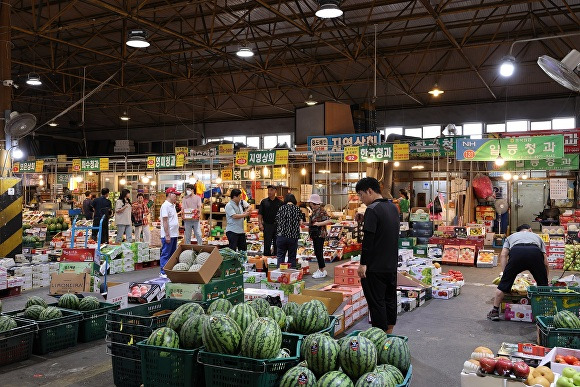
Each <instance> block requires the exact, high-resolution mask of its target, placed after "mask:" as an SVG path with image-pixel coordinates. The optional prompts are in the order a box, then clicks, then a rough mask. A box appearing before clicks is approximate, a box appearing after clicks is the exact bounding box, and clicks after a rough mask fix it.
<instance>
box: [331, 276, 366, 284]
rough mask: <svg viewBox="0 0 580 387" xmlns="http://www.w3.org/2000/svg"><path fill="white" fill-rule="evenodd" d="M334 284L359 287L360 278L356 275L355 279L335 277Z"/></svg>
mask: <svg viewBox="0 0 580 387" xmlns="http://www.w3.org/2000/svg"><path fill="white" fill-rule="evenodd" d="M334 283H335V284H339V285H348V286H360V277H359V276H358V275H357V276H356V277H342V276H335V277H334Z"/></svg>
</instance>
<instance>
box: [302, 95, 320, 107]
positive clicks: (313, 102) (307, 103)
mask: <svg viewBox="0 0 580 387" xmlns="http://www.w3.org/2000/svg"><path fill="white" fill-rule="evenodd" d="M304 103H305V104H306V105H308V106H314V105H316V104H317V103H318V102H317V101H316V100H315V99H314V98H312V94H310V95H309V96H308V99H307V100H306V101H304Z"/></svg>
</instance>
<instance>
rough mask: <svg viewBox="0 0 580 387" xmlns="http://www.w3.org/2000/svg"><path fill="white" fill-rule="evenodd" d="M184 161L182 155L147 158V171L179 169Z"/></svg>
mask: <svg viewBox="0 0 580 387" xmlns="http://www.w3.org/2000/svg"><path fill="white" fill-rule="evenodd" d="M184 160H185V158H184V157H183V155H166V156H149V157H147V169H163V168H180V167H183V162H184Z"/></svg>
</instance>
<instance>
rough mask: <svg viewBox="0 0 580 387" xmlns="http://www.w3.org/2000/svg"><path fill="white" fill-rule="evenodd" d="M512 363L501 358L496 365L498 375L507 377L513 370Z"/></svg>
mask: <svg viewBox="0 0 580 387" xmlns="http://www.w3.org/2000/svg"><path fill="white" fill-rule="evenodd" d="M512 366H513V364H512V362H511V360H509V359H506V358H500V359H499V360H498V361H497V363H495V371H496V372H497V374H498V375H501V376H505V375H507V374H509V373H510V371H511V370H512Z"/></svg>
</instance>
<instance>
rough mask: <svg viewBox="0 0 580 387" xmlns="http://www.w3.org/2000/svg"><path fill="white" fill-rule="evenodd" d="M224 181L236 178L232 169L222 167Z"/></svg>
mask: <svg viewBox="0 0 580 387" xmlns="http://www.w3.org/2000/svg"><path fill="white" fill-rule="evenodd" d="M221 177H222V181H232V180H233V179H234V173H233V171H232V170H231V169H222V175H221Z"/></svg>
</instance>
